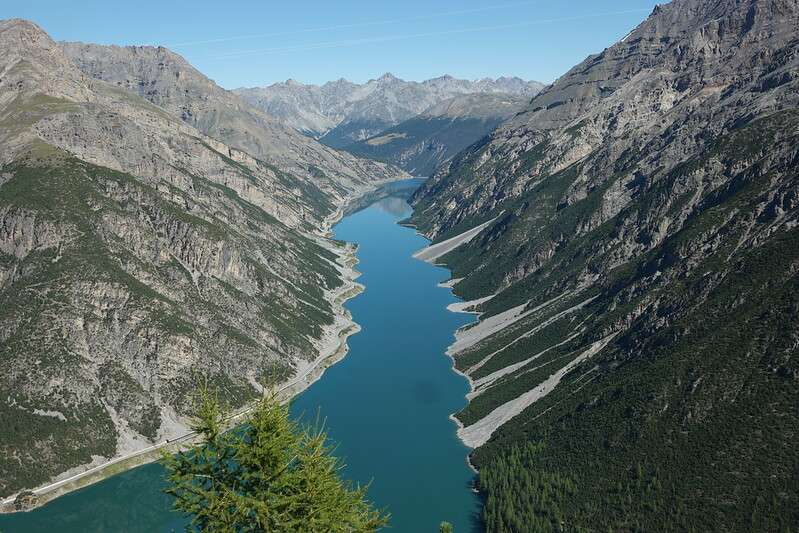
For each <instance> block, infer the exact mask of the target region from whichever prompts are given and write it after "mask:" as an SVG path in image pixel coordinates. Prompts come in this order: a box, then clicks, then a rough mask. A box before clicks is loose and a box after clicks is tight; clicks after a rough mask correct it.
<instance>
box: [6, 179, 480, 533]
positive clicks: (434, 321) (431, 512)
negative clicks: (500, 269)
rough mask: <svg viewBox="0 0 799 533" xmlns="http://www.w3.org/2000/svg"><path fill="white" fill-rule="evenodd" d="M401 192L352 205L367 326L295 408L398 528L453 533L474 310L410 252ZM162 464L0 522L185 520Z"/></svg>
mask: <svg viewBox="0 0 799 533" xmlns="http://www.w3.org/2000/svg"><path fill="white" fill-rule="evenodd" d="M403 196H404V195H403V193H402V192H397V195H395V196H389V197H387V198H382V199H380V200H378V201H376V202H375V203H373V204H371V205H370V206H368V207H366V208H365V209H363V210H361V211H358V212H356V213H354V214H351V215H349V216H347V217H346V218H345V219H344V220H342V221H341V222H340V223H339V224H338V225H337V226H336V227H335V229H334V231H335V236H336V238H338V239H343V240H347V241H351V242H356V243H358V244H359V245H360V248H359V250H358V258H359V260H360V264H359V265H358V270H359V271H361V272H362V273H363V275H362V276H361V278H360V279H359V281H360V282H361V283H363V284H364V285H366V292H364V293H363V294H361V295H360V296H358V297H356V298H355V299H353V300H350V301H349V302H348V303H347V307H348V308H349V309H350V310H351V311H352V314H353V316H354V318H355V321H356V322H358V323H359V324H360V325H361V327H362V331H361V332H360V333H359V334H357V335H355V336H353V337H350V339H349V346H350V352H349V354H348V355H347V357H346V358H345V359H344V360H343V361H341V362H340V363H338V364H336V365H335V366H333V367H332V368H330V369H328V370H327V371H326V372H325V374H324V376H323V377H322V378H321V379H320V380H319V381H317V382H316V383H315V384H314V385H312V386H311V387H310V388H309V389H308V390H307V391H305V392H304V393H302V394H301V395H300V396H299V397H297V398H296V399H295V401H294V402H293V404H292V407H291V410H292V413H293V414H294V415H295V416H297V417H301V418H302V419H303V420H308V421H313V420H315V419H316V417H317V415H319V416H321V418H323V419H325V420H326V426H327V428H328V430H329V434H330V437H331V438H332V439H333V440H334V441H335V442H336V443H337V449H336V453H337V455H339V456H340V457H343V459H344V460H345V462H346V465H347V466H346V468H345V470H344V476H345V477H347V478H349V479H353V480H355V481H358V482H360V483H368V482H370V481H371V486H370V488H369V498H370V499H371V500H372V501H373V502H375V504H376V505H377V506H379V507H384V508H386V509H387V510H388V511H389V512H390V513H391V529H390V531H397V532H402V533H406V532H407V533H417V532H419V533H424V532H436V531H438V523H439V522H441V521H442V520H448V521H450V522H452V523H453V524H454V525H455V531H456V533H465V532H471V531H474V530H476V526H475V513H477V512H478V511H479V504H478V501H477V498H476V497H475V495H474V494H473V493H472V492H471V490H470V485H471V482H472V479H473V474H472V472H471V470H469V468H468V467H467V465H466V461H465V458H466V454H467V453H468V449H467V448H466V447H465V446H463V444H461V443H460V441H459V440H458V439H457V437H456V435H455V425H454V423H453V422H452V421H451V420H449V418H448V416H449V414H450V413H452V412H454V411H457V410H458V409H460V408H461V407H462V406H463V405H464V404H465V403H466V400H465V399H464V395H465V394H466V392H467V391H468V385H467V383H466V381H465V380H464V379H463V378H462V377H460V376H458V375H456V374H455V373H453V372H452V370H451V362H450V360H449V359H448V358H446V357H445V356H444V355H443V353H444V351H445V349H446V347H447V345H448V344H449V343H450V342H452V332H453V331H454V330H455V329H456V328H458V327H460V326H462V325H463V324H465V323H467V322H468V321H470V320H471V318H470V317H469V316H467V315H460V314H453V313H450V312H448V311H446V309H445V308H446V306H447V304H449V303H452V302H454V301H456V299H455V298H454V297H453V296H452V295H451V294H450V292H449V290H447V289H442V288H439V287H437V286H436V284H437V283H438V282H440V281H442V280H445V279H447V278H448V277H449V276H448V271H447V270H445V269H442V268H438V267H433V266H430V265H428V264H426V263H422V262H421V261H417V260H415V259H413V258H412V257H411V254H412V252H414V251H415V250H418V249H419V248H422V247H423V246H425V244H426V242H427V241H426V240H425V239H424V238H422V237H420V236H418V235H416V233H415V231H414V230H412V229H409V228H405V227H402V226H399V225H397V221H399V220H401V219H403V218H405V217H407V216H408V215H409V214H410V212H411V210H410V207H409V206H408V204H407V203H406V202H405V199H404V197H403ZM163 474H164V470H163V468H162V467H161V466H160V465H158V464H151V465H146V466H142V467H139V468H136V469H134V470H130V471H128V472H125V473H122V474H119V475H117V476H114V477H111V478H109V479H107V480H105V481H103V482H101V483H98V484H96V485H92V486H90V487H87V488H85V489H82V490H79V491H76V492H73V493H71V494H69V495H67V496H64V497H62V498H58V499H56V500H55V501H53V502H51V503H49V504H48V505H45V506H44V507H41V508H39V509H36V510H34V511H32V512H30V513H24V514H15V515H6V516H0V531H1V532H3V533H13V532H40V531H41V532H47V533H52V532H54V531H58V532H81V533H82V532H90V531H102V532H108V531H125V532H153V531H155V532H159V531H164V532H168V531H173V530H175V531H181V530H182V529H183V525H184V524H185V523H186V521H185V519H184V518H183V517H181V516H180V515H177V514H175V513H173V512H171V511H170V506H171V502H170V499H169V497H167V496H165V495H163V494H162V493H161V492H160V489H161V488H162V487H163V486H164V481H163Z"/></svg>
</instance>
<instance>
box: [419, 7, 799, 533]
mask: <svg viewBox="0 0 799 533" xmlns="http://www.w3.org/2000/svg"><path fill="white" fill-rule="evenodd" d="M797 28H799V2H797V1H796V0H675V1H674V2H672V3H670V4H668V5H664V6H658V7H657V8H656V9H655V10H654V12H653V13H652V15H651V16H650V17H649V18H648V19H647V20H646V21H644V22H643V23H642V24H641V25H640V26H639V27H637V28H636V29H635V30H633V31H632V32H631V33H630V34H629V35H628V36H627V37H625V38H624V39H623V40H622V41H621V42H618V43H616V44H615V45H613V46H612V47H610V48H608V49H606V50H604V51H603V52H601V53H600V54H597V55H595V56H591V57H589V58H588V59H586V60H585V61H584V62H582V63H581V64H579V65H577V66H576V67H574V68H573V69H571V70H570V71H569V72H568V73H567V74H565V75H564V76H563V77H561V78H560V79H559V80H558V81H557V82H556V83H554V84H553V85H552V86H551V87H549V88H547V89H546V90H544V91H543V92H542V93H541V94H539V95H538V96H537V97H535V98H534V99H533V100H532V101H531V103H530V104H529V106H528V108H527V109H526V110H525V111H524V112H522V113H520V114H519V115H517V116H516V117H514V118H513V119H511V120H510V121H508V122H507V123H506V124H504V125H502V126H501V127H500V128H498V129H497V130H495V132H494V133H492V134H491V135H490V136H489V137H487V138H485V139H484V140H483V141H482V142H481V143H479V144H477V145H474V146H472V147H470V148H469V149H467V150H465V151H464V152H462V153H460V154H458V155H457V156H455V157H454V158H453V159H452V160H451V162H450V163H449V164H447V165H445V168H442V169H440V170H439V172H438V173H437V174H436V176H435V177H434V178H433V179H432V180H430V181H429V182H428V183H427V184H426V185H425V186H424V187H423V188H422V189H421V190H420V191H419V192H418V193H417V194H416V195H415V197H414V203H415V206H416V211H415V214H414V217H413V222H415V224H416V225H417V226H418V227H419V228H420V229H421V230H422V231H424V232H425V233H427V234H428V235H430V236H431V237H433V238H434V239H435V240H436V241H446V240H447V239H451V238H452V237H457V236H459V235H463V234H464V232H465V231H466V230H468V229H470V228H474V227H476V226H478V225H481V224H484V226H483V227H482V228H481V229H479V230H478V232H477V234H476V235H475V236H472V235H469V237H470V238H469V239H461V240H464V241H466V242H464V243H463V244H460V245H459V246H456V247H454V248H453V249H452V251H450V252H449V253H446V254H445V255H443V256H441V257H439V258H438V259H437V260H438V261H440V262H443V263H446V264H448V265H450V267H451V268H452V269H453V270H454V272H453V278H455V279H456V280H457V279H460V281H458V282H457V283H456V284H455V286H454V287H455V291H456V292H457V293H458V294H460V295H462V296H464V297H465V298H467V299H471V300H473V301H472V303H470V304H466V305H465V306H464V307H465V308H467V309H472V310H477V311H480V312H482V313H483V314H482V315H481V320H480V322H479V324H477V325H475V326H472V327H469V328H466V329H464V330H462V331H460V332H458V335H457V339H456V342H455V343H454V344H453V346H452V347H451V348H450V354H451V355H452V356H453V357H454V359H455V365H456V367H457V368H458V369H459V370H461V371H462V372H464V373H465V374H466V375H467V376H469V378H470V379H471V380H472V385H473V392H472V393H471V394H470V403H469V405H468V406H467V407H466V408H465V409H464V410H462V411H461V412H459V413H457V415H456V417H457V419H458V420H459V421H460V423H461V424H463V427H462V428H461V430H460V432H459V433H460V435H461V437H462V438H463V439H464V441H465V442H467V443H468V444H471V445H473V446H476V447H477V449H476V450H475V451H474V453H473V454H472V460H473V462H474V463H475V464H476V465H477V466H478V467H479V468H480V469H481V473H480V488H481V490H482V491H483V492H484V494H485V496H486V498H487V499H486V507H485V513H484V518H485V520H486V524H487V526H488V529H489V530H491V531H527V530H530V528H535V527H537V528H540V529H541V530H550V529H551V530H561V529H562V528H563V527H565V528H566V529H567V530H572V529H574V530H577V529H579V528H585V529H586V530H608V529H611V530H657V531H669V530H671V531H687V530H697V531H731V530H738V531H751V530H757V531H777V530H784V529H785V528H788V529H793V528H796V527H797V524H799V515H797V512H796V509H799V491H797V487H799V477H797V476H799V455H797V454H796V453H795V452H794V451H793V446H792V444H790V443H791V442H792V440H793V439H794V437H795V435H796V434H797V431H799V413H797V411H796V406H797V405H799V333H798V332H799V245H797V243H799V233H798V232H799V228H797V226H799V31H798V30H797ZM449 242H450V243H452V242H455V243H456V244H457V243H458V242H459V239H458V238H456V239H455V240H454V241H449ZM449 248H452V246H451V245H450V246H449Z"/></svg>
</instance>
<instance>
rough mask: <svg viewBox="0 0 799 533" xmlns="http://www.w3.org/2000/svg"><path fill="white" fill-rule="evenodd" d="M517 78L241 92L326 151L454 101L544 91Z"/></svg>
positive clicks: (282, 86)
mask: <svg viewBox="0 0 799 533" xmlns="http://www.w3.org/2000/svg"><path fill="white" fill-rule="evenodd" d="M543 86H544V85H543V84H541V83H539V82H535V81H529V82H527V81H524V80H521V79H519V78H498V79H496V80H493V79H490V78H486V79H482V80H475V81H470V80H460V79H457V78H453V77H452V76H441V77H439V78H433V79H430V80H426V81H423V82H415V81H405V80H401V79H399V78H397V77H395V76H393V75H391V74H388V73H387V74H384V75H383V76H380V77H379V78H377V79H374V80H369V81H368V82H366V83H363V84H358V83H352V82H350V81H347V80H344V79H341V80H338V81H331V82H328V83H325V84H324V85H321V86H319V85H304V84H302V83H298V82H296V81H294V80H288V81H286V82H284V83H276V84H274V85H270V86H269V87H252V88H242V89H237V90H236V93H237V94H239V95H241V96H242V97H243V98H244V99H245V100H247V101H248V102H250V103H251V104H253V105H255V106H257V107H259V108H261V109H263V110H264V111H266V112H267V113H268V114H269V115H271V116H274V117H275V118H276V119H278V120H280V121H281V122H283V123H285V124H287V125H289V126H291V127H293V128H296V129H297V130H299V131H302V132H305V133H307V134H309V135H311V136H313V137H317V138H320V140H321V141H322V142H323V143H325V144H327V145H328V146H333V147H336V148H344V147H346V146H348V145H350V144H352V143H354V142H357V141H361V140H364V139H367V138H369V137H372V136H374V135H377V134H379V133H380V132H382V131H384V130H386V129H388V128H390V127H392V126H395V125H397V124H399V123H400V122H402V121H404V120H407V119H409V118H411V117H413V116H415V115H418V114H419V113H422V112H424V111H425V110H426V109H428V108H429V107H431V106H434V105H436V104H439V103H441V102H443V101H444V100H447V99H449V98H452V97H453V96H458V95H463V94H473V93H501V94H511V95H517V96H523V97H525V98H528V99H529V98H531V97H532V96H533V95H535V94H536V93H537V92H538V91H540V90H541V88H543Z"/></svg>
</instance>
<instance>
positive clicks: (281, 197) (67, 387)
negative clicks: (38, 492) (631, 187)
mask: <svg viewBox="0 0 799 533" xmlns="http://www.w3.org/2000/svg"><path fill="white" fill-rule="evenodd" d="M65 51H66V52H67V53H65ZM73 59H74V61H73ZM123 67H124V68H123ZM81 69H82V70H81ZM84 71H85V72H84ZM100 78H102V79H100ZM103 79H104V80H107V81H102V80H103ZM170 80H171V81H170ZM402 175H403V173H402V172H401V171H398V170H396V169H393V168H391V167H388V166H386V165H382V164H379V163H373V162H368V161H364V160H360V159H357V158H355V157H352V156H350V155H349V154H342V153H339V152H336V151H334V150H331V149H329V148H327V147H324V146H322V145H320V144H318V143H317V142H316V141H313V140H312V139H309V138H307V137H305V136H302V135H301V134H299V133H296V132H294V131H293V130H290V129H288V128H284V127H282V126H279V125H276V124H274V123H272V122H270V120H269V119H268V118H267V117H266V116H265V115H263V114H262V113H261V112H260V111H258V110H256V109H254V108H251V107H250V106H248V105H247V104H246V103H245V102H243V101H241V100H239V99H238V97H236V96H235V95H233V94H232V93H229V92H227V91H224V90H222V89H221V88H219V87H217V86H216V85H214V84H213V83H212V82H210V80H208V79H207V78H205V77H203V76H202V75H201V74H199V73H198V72H197V71H196V70H194V69H193V68H191V67H190V66H189V65H188V64H186V63H185V61H183V60H182V58H180V57H179V56H176V55H174V54H172V53H171V52H169V51H167V50H164V49H161V48H158V49H155V48H116V47H95V46H88V45H77V44H70V45H63V47H62V45H59V44H57V43H55V42H53V41H52V40H51V39H50V38H49V37H48V36H47V35H46V34H45V33H44V32H43V31H42V30H41V29H40V28H38V27H37V26H35V25H34V24H31V23H29V22H26V21H21V20H7V21H1V22H0V398H2V400H0V427H2V428H3V432H2V440H0V494H2V495H3V496H6V495H9V494H11V493H13V492H15V491H16V490H18V489H21V488H32V487H35V486H36V485H39V484H42V483H43V482H46V481H47V480H49V479H51V477H53V476H54V475H56V474H60V473H62V472H65V471H66V470H68V469H70V468H73V467H77V466H79V465H84V464H86V463H90V462H92V461H96V462H102V461H103V460H104V459H103V458H110V457H113V456H116V455H120V454H124V453H126V452H130V451H133V450H135V449H137V448H141V447H144V446H147V445H148V444H147V443H148V442H155V441H159V440H163V439H164V438H171V437H174V436H176V435H178V434H180V433H183V432H184V428H183V426H182V423H181V416H182V415H184V414H185V413H186V408H187V405H186V398H187V395H188V394H189V393H191V392H192V390H193V388H194V386H195V383H196V380H197V379H198V376H199V375H203V376H205V377H207V379H209V380H210V382H211V383H212V384H214V385H215V386H217V387H218V388H219V389H220V390H222V391H223V393H224V397H225V398H227V399H228V400H229V401H230V402H231V403H232V404H233V405H242V404H243V403H245V402H246V401H247V400H249V399H251V398H253V397H254V396H255V395H257V394H258V391H259V388H260V387H261V386H262V385H265V384H267V383H275V382H284V381H286V380H287V379H289V378H290V377H291V376H295V375H297V374H298V373H300V372H304V371H306V370H307V369H308V368H309V367H310V366H311V365H312V364H313V362H314V361H315V360H316V359H317V358H318V357H319V356H320V353H321V352H324V351H325V350H328V349H329V348H330V346H331V345H333V344H335V343H336V342H337V341H338V335H339V332H340V330H341V329H342V327H344V325H345V324H346V323H347V320H346V316H343V315H341V309H340V306H339V307H337V306H338V305H339V304H340V302H338V304H334V302H333V300H334V297H335V296H337V295H338V293H339V292H340V291H342V290H343V289H344V288H345V287H344V286H343V281H342V277H343V273H344V272H346V268H345V267H344V266H343V265H342V264H341V263H342V261H341V254H342V251H341V250H340V249H338V248H336V247H335V246H334V245H333V244H332V243H331V242H330V241H327V240H325V239H322V238H320V237H318V236H316V234H315V233H314V232H315V231H317V230H318V229H320V227H321V226H322V225H323V221H324V219H325V218H326V217H328V216H329V215H331V213H333V212H334V210H335V209H336V208H338V207H339V206H340V205H341V203H342V201H343V200H344V199H345V198H347V197H348V196H351V195H353V194H356V193H357V192H359V191H361V190H363V189H365V188H368V187H370V186H371V184H372V183H374V182H377V181H380V180H385V179H388V178H396V177H401V176H402Z"/></svg>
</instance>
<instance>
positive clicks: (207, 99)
mask: <svg viewBox="0 0 799 533" xmlns="http://www.w3.org/2000/svg"><path fill="white" fill-rule="evenodd" d="M60 46H61V48H62V50H63V51H64V53H65V54H66V55H67V57H69V58H70V59H71V60H72V61H73V62H74V63H75V64H76V65H77V66H78V68H79V69H80V70H81V71H83V72H84V73H85V74H87V75H88V76H90V77H92V78H96V79H98V80H103V81H106V82H108V83H109V84H111V85H113V86H116V87H117V88H120V89H123V90H125V91H127V92H130V93H133V94H136V95H138V96H140V97H142V98H144V99H146V100H148V101H149V102H152V103H153V104H155V105H157V106H159V107H161V108H162V109H164V110H166V111H167V112H168V113H170V114H171V115H173V116H175V117H178V118H180V120H182V121H183V122H185V123H186V124H189V125H191V126H193V127H194V128H196V129H198V130H199V131H201V132H203V133H204V134H206V135H208V136H209V137H213V138H215V139H218V140H220V141H222V142H224V143H225V144H227V145H229V146H231V147H233V148H236V149H239V150H242V151H245V152H247V153H248V154H250V155H252V156H254V157H257V158H258V159H261V160H263V161H264V162H266V163H269V164H272V165H274V166H276V167H278V168H280V169H281V170H282V171H284V172H289V173H291V174H293V175H294V176H296V177H298V178H305V179H307V180H308V181H310V182H311V183H313V184H314V185H315V186H316V187H319V188H321V189H322V190H323V191H324V192H325V194H327V195H329V196H333V197H336V196H341V195H342V193H346V192H347V191H348V190H350V189H353V188H357V187H358V186H360V185H362V184H364V183H369V182H371V181H374V180H375V179H378V178H381V177H396V176H397V175H398V173H397V172H396V170H395V169H391V168H388V167H386V166H385V165H380V164H379V163H375V162H373V161H370V160H367V159H360V158H357V157H352V156H351V155H350V154H348V153H347V152H340V151H336V150H333V149H330V148H328V147H327V146H325V145H323V144H321V143H318V142H316V141H314V140H313V139H310V138H308V137H307V136H305V135H302V134H300V133H299V132H297V131H296V130H295V129H294V128H291V127H288V126H286V125H283V124H282V123H280V122H278V121H276V120H275V119H274V118H272V117H270V116H268V115H266V114H265V113H264V112H263V111H262V110H260V109H258V108H256V107H254V106H252V105H250V104H249V103H247V102H245V101H244V100H243V99H241V98H239V97H238V96H237V95H236V94H234V93H233V92H231V91H227V90H225V89H223V88H221V87H219V86H218V85H216V83H214V82H213V81H211V80H210V79H208V78H207V77H206V76H205V75H203V74H202V73H201V72H199V71H198V70H197V69H195V68H194V67H192V66H191V65H190V64H189V63H188V62H186V60H185V59H183V58H182V57H181V56H179V55H178V54H176V53H174V52H172V51H171V50H168V49H166V48H162V47H158V48H155V47H152V46H126V47H119V46H102V45H96V44H85V43H60Z"/></svg>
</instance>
